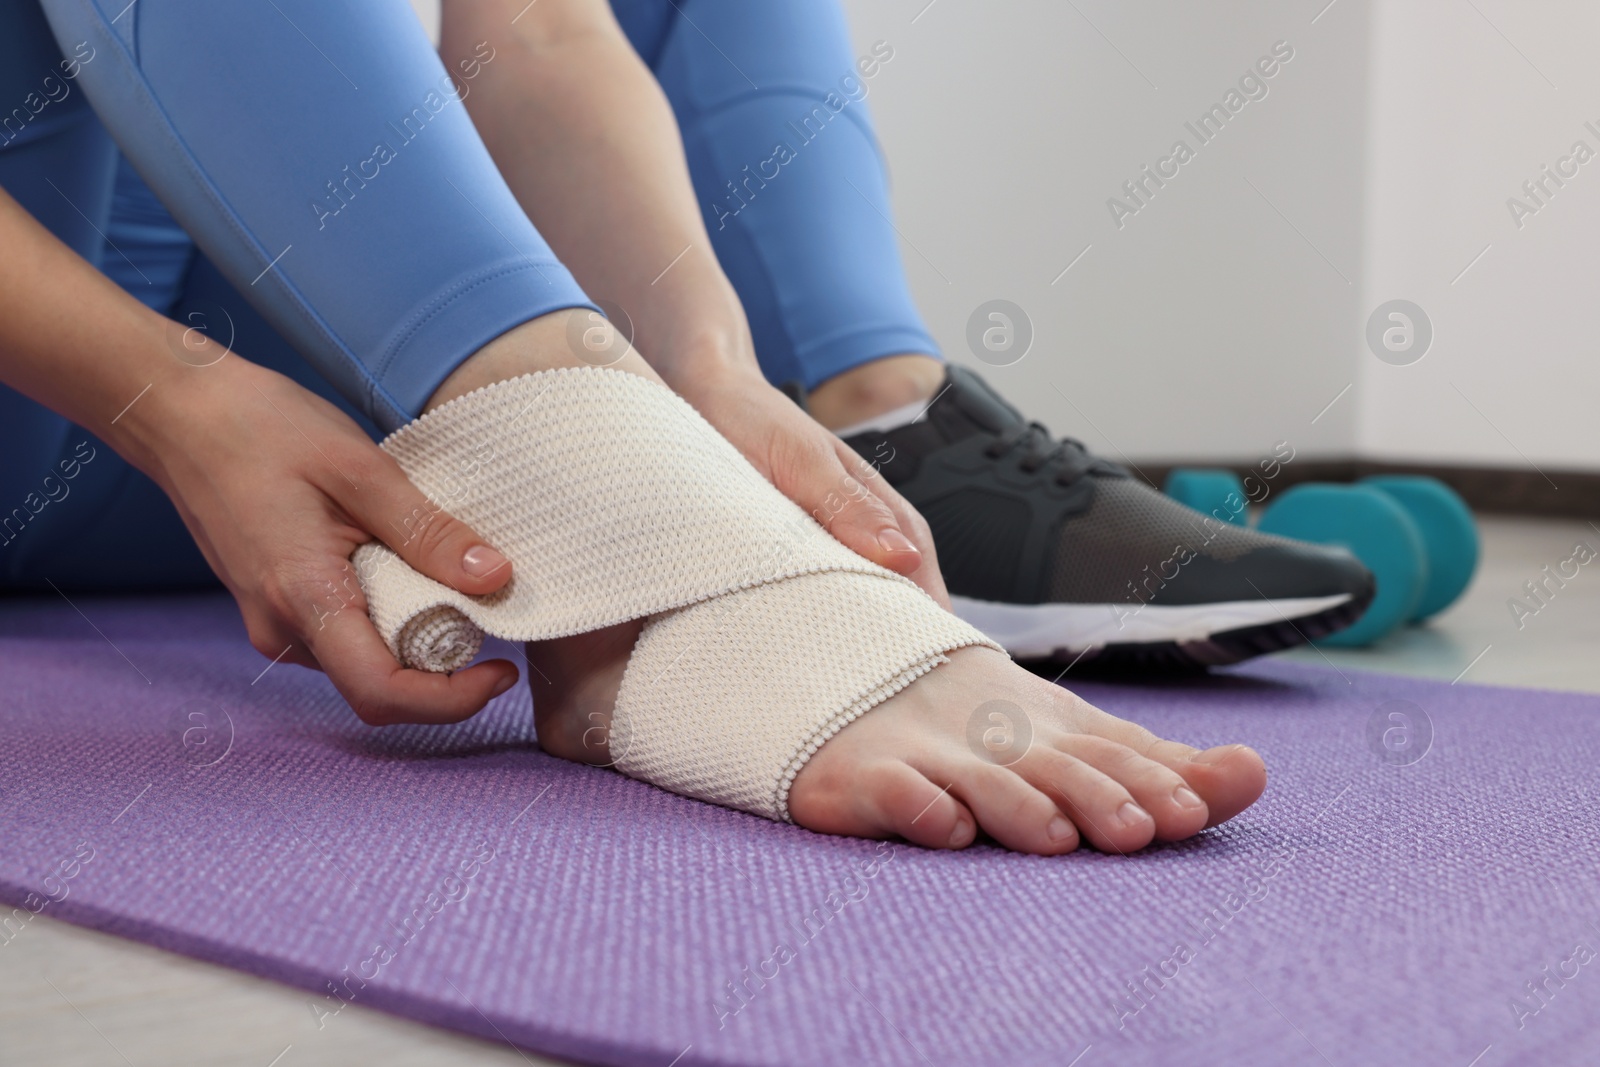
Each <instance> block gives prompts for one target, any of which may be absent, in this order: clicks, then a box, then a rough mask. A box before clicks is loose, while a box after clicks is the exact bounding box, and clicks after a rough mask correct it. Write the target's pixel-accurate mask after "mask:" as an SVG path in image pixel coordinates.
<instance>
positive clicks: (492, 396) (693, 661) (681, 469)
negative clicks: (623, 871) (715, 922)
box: [352, 367, 997, 820]
mask: <svg viewBox="0 0 1600 1067" xmlns="http://www.w3.org/2000/svg"><path fill="white" fill-rule="evenodd" d="M382 447H383V449H384V450H385V451H386V452H388V453H389V454H390V455H391V456H393V457H394V458H395V459H396V461H398V462H399V464H400V466H401V468H402V469H403V470H404V471H405V472H406V475H407V476H408V477H409V478H410V479H411V481H412V482H413V483H414V484H415V485H416V486H417V487H418V488H419V489H421V490H422V491H423V492H424V493H425V494H426V495H427V496H428V498H429V500H430V501H433V502H434V503H435V504H437V505H438V507H439V508H440V509H442V510H445V511H448V512H449V513H450V514H452V515H454V516H455V517H456V518H459V519H461V520H463V521H464V522H466V523H467V524H468V525H470V526H471V527H472V528H473V529H474V530H475V531H476V532H477V533H478V534H480V535H481V536H482V537H483V538H484V539H485V540H487V541H488V543H489V544H492V545H494V546H495V548H497V549H498V550H499V551H500V552H501V553H503V554H504V555H505V556H506V557H507V558H508V559H509V560H511V564H512V579H511V581H510V582H508V583H507V584H506V585H505V587H503V588H502V589H501V590H499V591H498V592H496V593H494V594H492V595H490V596H485V597H472V596H467V595H465V594H463V593H459V592H457V591H455V590H453V589H451V588H449V587H448V586H445V585H442V584H440V583H438V582H435V581H433V580H432V579H430V578H427V577H425V576H424V575H422V574H419V573H418V572H416V571H414V570H412V569H411V568H410V567H409V566H408V565H407V564H406V563H405V562H404V561H403V560H401V559H400V558H399V557H398V556H397V555H396V554H395V553H394V552H393V551H392V550H390V549H389V548H388V547H387V546H385V545H383V544H381V543H377V542H373V543H369V544H366V545H363V546H361V547H360V548H359V549H357V550H356V552H355V554H354V556H353V557H352V560H353V562H354V563H355V566H356V573H357V576H358V578H359V579H360V581H361V585H362V588H363V590H364V591H365V593H366V597H367V603H368V609H369V611H370V613H371V616H372V620H373V622H374V624H375V625H376V626H377V629H378V632H379V633H380V634H382V635H383V639H384V641H385V642H387V644H388V645H389V648H390V650H391V651H392V652H393V653H394V654H395V656H396V657H397V658H398V659H399V660H400V661H401V662H402V663H404V664H405V665H407V666H410V667H416V668H420V669H422V670H430V671H452V670H456V669H458V668H460V667H462V666H464V665H466V664H467V663H468V662H470V661H471V659H472V657H473V656H474V655H476V654H477V651H478V649H479V647H480V646H481V644H482V641H483V634H484V632H485V631H487V632H489V633H492V634H495V635H496V636H499V637H503V638H506V639H509V640H515V641H542V640H549V639H551V638H556V637H563V636H567V635H569V634H575V633H582V632H584V631H588V630H596V629H600V628H602V627H606V626H611V625H614V624H616V623H621V622H626V621H628V620H630V619H638V618H648V620H649V621H648V622H647V623H646V625H645V627H644V630H643V632H642V633H641V635H640V637H639V640H638V642H637V644H636V645H635V646H634V650H633V654H632V657H631V658H630V659H629V661H628V666H627V670H626V672H625V674H624V677H623V682H622V689H621V692H620V694H619V695H618V698H617V707H616V710H615V713H614V715H613V719H612V730H611V737H610V747H611V755H612V759H613V762H614V764H615V765H616V767H617V769H619V770H621V771H622V772H623V773H625V774H629V775H631V776H633V777H636V778H640V779H643V780H644V781H648V782H651V783H653V784H655V785H659V786H661V787H663V788H666V789H670V790H673V791H674V792H678V793H683V794H685V795H687V796H692V797H696V798H698V799H701V800H707V801H711V802H713V803H718V804H724V805H727V806H729V807H734V808H739V809H741V810H744V811H749V812H753V813H755V814H758V815H764V816H766V817H768V818H772V819H780V820H786V819H788V802H787V801H788V792H789V786H790V783H792V782H793V780H794V777H795V775H796V774H797V773H798V772H799V770H800V768H801V767H803V766H804V765H805V762H806V760H807V759H809V758H810V756H811V755H812V754H813V753H815V752H816V750H817V748H819V747H820V746H821V745H822V744H823V742H825V741H826V740H827V739H828V738H830V737H832V736H833V735H834V734H835V733H837V732H838V731H839V730H840V729H841V728H842V727H843V726H844V725H846V724H847V723H849V722H850V721H852V720H853V719H855V718H857V717H859V716H860V715H862V714H864V713H866V712H867V711H868V710H870V709H871V708H872V707H873V706H875V705H876V704H878V703H881V702H882V701H883V700H886V699H887V698H888V697H890V696H892V695H893V694H894V693H896V692H898V691H899V690H900V689H902V688H904V687H905V686H906V685H908V684H910V682H911V681H913V680H914V679H916V678H917V677H918V676H920V675H922V674H924V673H926V672H927V671H929V670H931V669H933V668H934V667H935V666H937V665H938V664H940V663H942V662H944V654H945V653H946V652H949V651H951V650H953V649H957V648H962V647H965V646H968V645H986V646H988V647H997V646H995V645H994V644H993V642H991V641H989V640H988V639H987V638H985V637H984V636H983V635H982V634H981V633H979V632H978V631H977V630H975V629H973V628H972V627H970V626H968V625H967V624H966V623H963V622H962V621H961V620H959V619H957V618H956V617H955V616H954V615H951V614H950V613H948V612H946V611H944V610H943V609H941V608H940V607H939V606H938V605H937V604H935V603H934V602H933V600H932V599H931V598H929V597H928V596H927V595H926V594H925V593H923V592H922V591H921V590H920V589H919V588H917V586H915V585H914V584H913V583H911V582H910V581H908V580H907V579H905V578H902V577H900V576H899V575H896V574H893V573H892V572H890V571H887V570H885V569H884V568H882V567H879V566H877V565H876V564H874V563H871V562H868V561H867V560H865V559H863V558H862V557H860V556H858V555H856V554H855V553H854V552H851V551H850V550H849V549H847V548H845V547H844V546H843V545H841V544H839V543H838V542H837V541H836V540H835V539H834V538H833V537H832V536H831V535H829V534H828V533H827V531H825V530H824V529H823V528H822V527H821V526H819V525H818V524H817V523H816V522H815V521H814V520H813V519H812V518H811V517H810V516H808V515H807V514H806V513H805V512H804V511H802V510H801V509H800V508H799V507H798V506H797V505H795V504H794V503H793V502H792V501H790V500H789V499H788V498H786V497H784V496H783V494H781V493H779V492H778V491H777V490H776V489H774V488H773V487H772V485H771V484H770V483H769V482H767V481H766V479H765V478H763V477H762V476H761V475H760V473H759V472H757V471H756V470H755V468H754V467H752V466H750V464H749V463H748V462H746V461H745V459H744V457H743V456H741V455H740V454H739V453H738V451H737V450H736V449H735V448H734V447H733V446H732V445H731V444H729V443H728V442H727V441H726V440H725V439H723V437H722V436H721V435H720V434H718V433H717V432H716V431H715V430H714V429H712V428H711V426H710V425H709V424H708V423H706V421H705V420H704V419H702V418H701V417H700V415H699V414H698V413H697V412H696V411H695V410H694V409H693V408H692V407H690V406H689V405H688V404H687V403H686V402H684V401H683V400H682V399H681V398H679V397H678V396H677V395H676V394H674V393H672V392H671V391H670V390H669V389H667V388H666V387H665V386H663V385H660V384H658V383H656V382H652V381H649V380H647V379H645V378H641V377H639V376H638V375H634V374H629V373H626V372H624V371H618V370H611V369H606V368H599V367H583V368H570V369H562V370H553V371H545V372H542V373H539V374H531V375H526V376H524V377H521V378H516V379H512V380H509V381H505V382H500V383H497V384H495V385H492V386H489V387H487V388H484V389H479V390H477V391H476V392H473V393H469V394H468V395H466V396H463V397H460V398H458V399H456V400H453V401H451V402H450V403H448V404H444V405H442V406H440V407H439V408H437V409H436V410H434V411H432V412H429V413H428V414H426V415H424V416H422V417H421V418H419V419H417V420H416V421H415V422H413V423H411V424H409V425H407V426H405V427H403V428H401V429H400V430H398V431H396V432H395V433H393V434H391V435H390V436H389V437H388V438H387V439H385V440H384V442H383V445H382ZM427 518H428V515H427V514H426V513H425V512H424V513H422V514H418V515H414V516H412V518H411V521H410V522H409V523H408V524H406V525H407V526H408V528H409V529H411V530H413V531H416V532H420V529H421V527H422V525H423V524H425V523H426V521H427ZM413 535H414V534H413Z"/></svg>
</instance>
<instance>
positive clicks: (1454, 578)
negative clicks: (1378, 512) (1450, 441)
mask: <svg viewBox="0 0 1600 1067" xmlns="http://www.w3.org/2000/svg"><path fill="white" fill-rule="evenodd" d="M1360 484H1362V485H1369V486H1371V487H1372V488H1374V489H1377V490H1379V491H1381V492H1384V493H1387V494H1388V495H1389V496H1391V497H1393V498H1394V499H1395V500H1396V501H1398V502H1399V504H1400V506H1401V507H1403V508H1405V509H1406V514H1407V515H1410V516H1411V521H1412V522H1414V523H1416V524H1417V532H1418V533H1420V534H1421V535H1422V544H1423V548H1424V549H1425V551H1426V553H1427V556H1428V580H1427V581H1426V582H1425V583H1424V584H1423V587H1422V596H1421V597H1420V598H1419V599H1418V601H1417V606H1416V608H1415V609H1413V610H1412V612H1411V617H1410V619H1409V620H1408V621H1410V622H1421V621H1422V620H1423V619H1427V618H1431V617H1433V616H1434V615H1437V614H1439V612H1441V611H1443V610H1444V609H1445V608H1447V607H1449V606H1450V605H1451V604H1454V603H1455V602H1456V598H1457V597H1459V596H1460V595H1461V594H1462V593H1464V592H1465V591H1466V588H1467V586H1468V584H1470V583H1471V581H1472V575H1473V572H1474V571H1476V570H1477V569H1478V527H1477V525H1476V524H1475V523H1474V522H1473V521H1472V511H1471V509H1469V508H1468V507H1467V502H1466V501H1465V500H1462V499H1461V497H1460V496H1459V495H1458V494H1457V493H1456V492H1455V490H1453V489H1451V488H1450V487H1449V486H1448V485H1445V484H1444V483H1443V482H1441V481H1440V480H1439V479H1437V478H1427V477H1423V476H1422V475H1417V474H1381V475H1375V476H1373V477H1371V478H1363V479H1361V483H1360Z"/></svg>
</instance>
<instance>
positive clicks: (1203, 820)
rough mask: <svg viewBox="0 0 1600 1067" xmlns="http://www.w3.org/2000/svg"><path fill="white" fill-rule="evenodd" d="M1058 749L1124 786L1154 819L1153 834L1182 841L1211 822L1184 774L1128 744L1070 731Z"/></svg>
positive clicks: (1151, 826) (1201, 801)
mask: <svg viewBox="0 0 1600 1067" xmlns="http://www.w3.org/2000/svg"><path fill="white" fill-rule="evenodd" d="M1056 748H1058V749H1059V750H1060V751H1062V752H1064V753H1066V754H1067V755H1069V756H1072V757H1075V758H1077V759H1078V760H1081V761H1082V762H1083V763H1085V764H1087V765H1088V766H1090V767H1093V768H1094V769H1095V770H1097V771H1099V772H1100V773H1101V774H1102V775H1104V776H1105V777H1106V778H1108V779H1110V780H1112V781H1114V782H1115V783H1117V784H1118V785H1119V786H1121V787H1122V789H1123V790H1124V791H1125V792H1126V793H1127V794H1128V795H1129V796H1130V797H1131V798H1132V800H1133V802H1134V803H1136V804H1138V806H1139V807H1141V808H1143V809H1144V810H1145V811H1146V812H1148V813H1149V816H1150V819H1152V820H1154V821H1153V823H1151V824H1150V829H1151V832H1152V835H1153V836H1154V837H1157V838H1160V839H1161V840H1162V841H1181V840H1183V839H1184V838H1186V837H1191V836H1193V835H1194V834H1197V833H1199V832H1200V831H1201V830H1203V829H1204V828H1205V827H1206V826H1207V825H1208V822H1207V815H1208V811H1207V807H1206V802H1205V801H1204V800H1202V799H1201V798H1200V795H1199V794H1198V793H1197V792H1195V790H1194V789H1193V788H1191V787H1190V785H1189V783H1188V782H1187V781H1185V780H1184V778H1183V776H1182V775H1180V774H1178V772H1176V771H1174V770H1173V769H1172V768H1170V767H1167V766H1165V765H1163V764H1161V763H1158V762H1156V761H1155V760H1153V759H1150V758H1149V757H1147V756H1142V755H1140V754H1139V753H1137V752H1135V751H1134V750H1133V749H1131V748H1129V747H1128V746H1127V745H1123V744H1119V743H1117V742H1116V741H1111V740H1108V739H1107V738H1104V737H1095V736H1094V735H1092V734H1067V735H1064V736H1063V737H1062V738H1061V739H1060V740H1059V741H1058V742H1057V743H1056ZM1146 843H1148V841H1145V842H1141V843H1140V844H1141V845H1143V844H1146Z"/></svg>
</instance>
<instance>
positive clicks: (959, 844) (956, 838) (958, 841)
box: [950, 819, 972, 848]
mask: <svg viewBox="0 0 1600 1067" xmlns="http://www.w3.org/2000/svg"><path fill="white" fill-rule="evenodd" d="M971 840H972V828H971V827H970V826H968V825H967V821H966V820H965V819H957V820H956V828H955V829H954V830H951V831H950V847H951V848H966V847H967V844H968V843H969V842H970V841H971Z"/></svg>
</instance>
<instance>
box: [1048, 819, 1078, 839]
mask: <svg viewBox="0 0 1600 1067" xmlns="http://www.w3.org/2000/svg"><path fill="white" fill-rule="evenodd" d="M1045 833H1047V834H1049V835H1050V840H1052V841H1065V840H1066V839H1067V838H1069V837H1071V836H1072V835H1073V834H1075V833H1077V830H1076V829H1075V828H1074V827H1073V825H1072V824H1071V823H1070V822H1068V821H1067V820H1065V819H1063V818H1062V817H1061V816H1059V815H1057V816H1056V817H1055V818H1053V819H1051V820H1050V825H1049V826H1047V827H1045Z"/></svg>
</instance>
